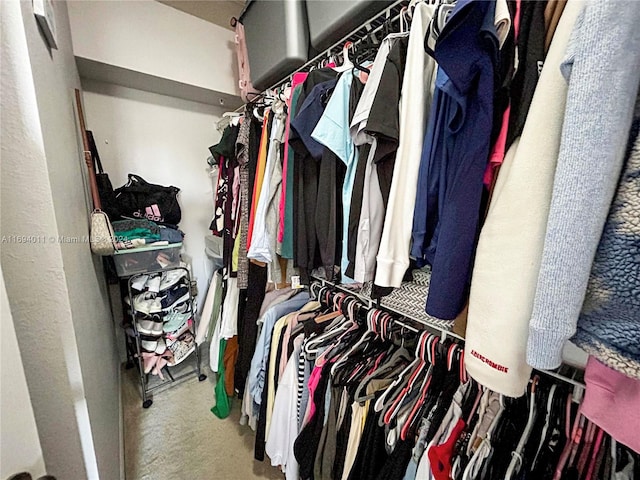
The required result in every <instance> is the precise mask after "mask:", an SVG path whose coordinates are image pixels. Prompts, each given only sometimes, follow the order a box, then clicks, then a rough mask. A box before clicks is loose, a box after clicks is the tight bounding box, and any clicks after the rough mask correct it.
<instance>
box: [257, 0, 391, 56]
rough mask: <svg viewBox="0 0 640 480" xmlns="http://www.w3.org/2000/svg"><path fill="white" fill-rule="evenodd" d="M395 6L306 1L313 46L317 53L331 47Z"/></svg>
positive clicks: (373, 1)
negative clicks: (372, 18) (388, 8)
mask: <svg viewBox="0 0 640 480" xmlns="http://www.w3.org/2000/svg"><path fill="white" fill-rule="evenodd" d="M393 3H394V0H307V15H308V19H309V36H310V40H311V45H312V46H313V48H314V49H316V50H318V51H322V50H325V49H327V48H329V47H330V46H332V45H333V44H334V43H336V42H337V41H339V40H340V39H341V38H343V37H344V36H345V35H348V34H349V33H350V32H351V31H353V30H355V29H356V28H358V27H359V26H361V25H362V24H363V23H364V22H366V21H367V20H369V19H370V18H371V17H374V16H375V15H376V14H377V13H379V12H381V11H383V10H384V9H385V8H387V7H388V6H390V5H393ZM251 68H253V66H252V67H251Z"/></svg>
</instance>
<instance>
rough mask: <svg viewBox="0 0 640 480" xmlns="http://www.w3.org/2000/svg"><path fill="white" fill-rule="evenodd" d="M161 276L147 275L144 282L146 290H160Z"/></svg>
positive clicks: (154, 291) (156, 291)
mask: <svg viewBox="0 0 640 480" xmlns="http://www.w3.org/2000/svg"><path fill="white" fill-rule="evenodd" d="M161 281H162V278H161V276H160V275H152V276H150V277H149V280H147V283H146V289H147V292H152V293H158V292H159V291H160V282H161Z"/></svg>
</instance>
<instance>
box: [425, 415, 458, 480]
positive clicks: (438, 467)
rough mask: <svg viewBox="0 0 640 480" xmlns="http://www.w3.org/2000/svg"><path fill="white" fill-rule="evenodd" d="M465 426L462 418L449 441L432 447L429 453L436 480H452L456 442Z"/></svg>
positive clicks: (432, 471)
mask: <svg viewBox="0 0 640 480" xmlns="http://www.w3.org/2000/svg"><path fill="white" fill-rule="evenodd" d="M465 426H466V423H465V421H464V420H463V419H461V418H460V419H459V420H458V423H456V426H455V427H453V430H452V431H451V435H449V438H448V439H447V441H446V442H444V443H442V444H440V445H437V446H435V447H431V448H430V449H429V450H428V451H427V454H428V455H429V463H430V464H431V473H432V474H433V476H434V478H435V479H436V480H449V479H450V478H451V458H452V457H453V454H454V449H455V447H456V442H457V441H458V439H459V438H460V435H462V431H463V430H464V427H465Z"/></svg>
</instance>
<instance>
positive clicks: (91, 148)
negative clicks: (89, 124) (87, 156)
mask: <svg viewBox="0 0 640 480" xmlns="http://www.w3.org/2000/svg"><path fill="white" fill-rule="evenodd" d="M86 132H87V139H88V140H89V151H90V152H91V157H92V159H93V162H94V164H95V166H96V168H97V169H98V173H99V174H102V173H104V169H103V168H102V162H101V161H100V154H99V153H98V147H97V146H96V141H95V139H94V138H93V132H92V131H91V130H87V131H86Z"/></svg>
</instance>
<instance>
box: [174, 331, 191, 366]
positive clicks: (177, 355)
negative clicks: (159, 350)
mask: <svg viewBox="0 0 640 480" xmlns="http://www.w3.org/2000/svg"><path fill="white" fill-rule="evenodd" d="M195 349H196V342H195V340H194V338H193V335H192V334H191V332H187V333H185V334H184V335H183V336H182V337H180V339H178V340H176V341H175V342H173V343H172V344H171V345H169V350H171V353H173V360H172V361H171V362H169V364H168V365H169V366H170V367H173V366H175V365H178V364H179V363H181V362H182V361H183V360H184V359H185V358H187V357H188V356H189V355H190V354H191V352H193V351H195Z"/></svg>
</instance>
